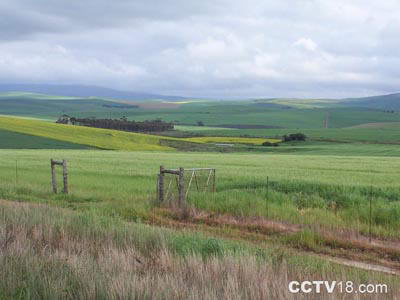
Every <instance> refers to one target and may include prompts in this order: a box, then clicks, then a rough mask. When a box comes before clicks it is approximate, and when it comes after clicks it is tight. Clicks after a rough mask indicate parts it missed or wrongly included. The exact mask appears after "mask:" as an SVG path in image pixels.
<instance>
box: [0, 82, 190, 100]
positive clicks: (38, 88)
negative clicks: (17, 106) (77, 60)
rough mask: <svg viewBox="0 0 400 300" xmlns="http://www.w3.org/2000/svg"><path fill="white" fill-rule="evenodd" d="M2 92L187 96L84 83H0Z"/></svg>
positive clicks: (151, 97) (145, 97)
mask: <svg viewBox="0 0 400 300" xmlns="http://www.w3.org/2000/svg"><path fill="white" fill-rule="evenodd" d="M2 92H31V93H40V94H48V95H57V96H70V97H98V98H108V99H115V100H125V101H141V100H154V99H159V100H168V101H180V100H184V99H187V98H184V97H179V96H166V95H157V94H148V93H141V92H131V91H119V90H114V89H109V88H103V87H98V86H86V85H53V84H0V93H2Z"/></svg>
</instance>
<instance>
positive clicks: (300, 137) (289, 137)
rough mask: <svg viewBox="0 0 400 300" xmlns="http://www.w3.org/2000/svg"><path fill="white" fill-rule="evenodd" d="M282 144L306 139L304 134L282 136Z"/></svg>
mask: <svg viewBox="0 0 400 300" xmlns="http://www.w3.org/2000/svg"><path fill="white" fill-rule="evenodd" d="M282 139H283V141H284V142H290V141H305V140H306V139H307V136H306V135H305V134H304V133H300V132H299V133H291V134H289V135H286V134H285V135H284V136H283V137H282Z"/></svg>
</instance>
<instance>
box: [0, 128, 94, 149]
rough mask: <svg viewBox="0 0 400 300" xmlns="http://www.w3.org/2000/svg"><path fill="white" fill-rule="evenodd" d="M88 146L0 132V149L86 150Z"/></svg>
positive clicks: (5, 131)
mask: <svg viewBox="0 0 400 300" xmlns="http://www.w3.org/2000/svg"><path fill="white" fill-rule="evenodd" d="M88 148H89V147H88V146H84V145H79V144H73V143H68V142H64V141H57V140H53V139H47V138H43V137H38V136H33V135H27V134H21V133H17V132H13V131H8V130H0V149H88Z"/></svg>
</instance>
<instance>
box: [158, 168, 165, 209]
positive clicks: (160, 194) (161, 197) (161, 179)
mask: <svg viewBox="0 0 400 300" xmlns="http://www.w3.org/2000/svg"><path fill="white" fill-rule="evenodd" d="M158 201H159V202H160V203H161V202H164V166H160V174H158Z"/></svg>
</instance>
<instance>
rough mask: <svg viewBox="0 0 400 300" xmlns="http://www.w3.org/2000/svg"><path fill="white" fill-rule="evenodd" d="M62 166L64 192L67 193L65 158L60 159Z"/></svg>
mask: <svg viewBox="0 0 400 300" xmlns="http://www.w3.org/2000/svg"><path fill="white" fill-rule="evenodd" d="M62 167H63V181H64V194H68V168H67V161H66V160H65V159H64V160H63V161H62Z"/></svg>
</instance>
